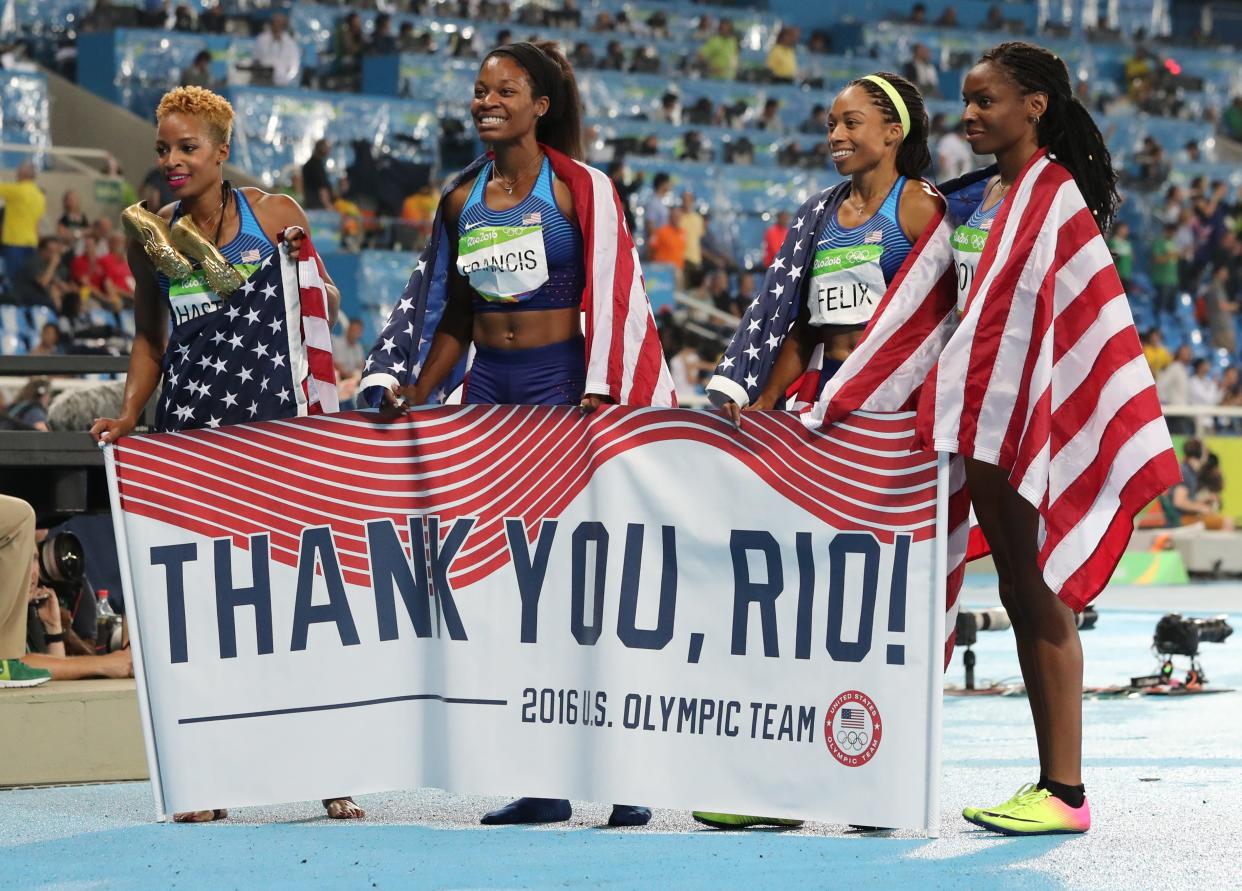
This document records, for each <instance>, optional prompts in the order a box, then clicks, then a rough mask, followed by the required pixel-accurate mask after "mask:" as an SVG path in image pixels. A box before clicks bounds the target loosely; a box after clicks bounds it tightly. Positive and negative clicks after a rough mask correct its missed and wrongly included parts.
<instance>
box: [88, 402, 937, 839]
mask: <svg viewBox="0 0 1242 891" xmlns="http://www.w3.org/2000/svg"><path fill="white" fill-rule="evenodd" d="M912 432H913V418H912V415H863V414H859V415H854V416H851V417H850V418H848V419H847V420H846V421H845V422H844V423H841V424H839V425H837V426H836V427H834V428H832V429H831V430H830V431H828V432H818V431H809V430H807V429H805V428H804V427H803V425H802V424H801V422H800V421H799V419H798V418H797V417H796V416H795V415H792V414H787V413H782V412H771V413H763V414H760V413H753V414H752V413H748V414H747V415H746V419H745V421H744V423H743V424H742V427H741V429H740V430H735V429H734V428H733V427H732V426H731V425H730V424H729V423H728V422H726V421H725V420H724V419H723V418H722V417H720V416H719V415H717V414H714V413H708V412H698V411H688V410H677V409H629V408H624V407H611V408H604V409H601V410H600V411H597V412H595V413H594V414H591V415H583V414H582V413H581V412H580V411H579V410H578V409H576V408H573V409H570V408H546V407H531V406H459V407H441V408H431V409H426V410H420V411H417V412H414V413H413V414H411V415H410V416H409V419H408V420H407V421H401V422H398V423H391V424H385V423H381V422H379V421H378V420H377V417H376V415H374V414H370V413H353V414H340V415H331V416H319V417H312V418H297V419H291V420H287V421H272V422H266V423H260V424H247V425H238V426H232V427H221V428H219V429H214V430H198V431H191V432H183V433H169V434H160V435H153V436H142V437H130V438H126V439H125V440H123V441H122V443H121V444H119V445H117V446H115V447H113V448H111V449H110V450H109V454H108V468H109V482H110V485H111V488H112V498H113V515H114V518H115V523H116V530H117V540H118V547H119V548H120V550H121V563H122V573H123V576H124V580H125V594H126V598H127V600H126V604H127V608H128V613H129V615H130V623H131V624H130V627H131V636H132V638H133V642H134V647H135V672H136V675H137V678H138V686H139V695H140V705H141V709H142V713H143V717H144V721H145V722H146V724H147V727H146V730H147V746H148V758H149V760H150V761H151V776H152V779H153V785H154V788H155V793H156V808H157V812H158V814H159V816H160V818H161V819H163V817H164V815H165V814H166V813H168V812H173V811H187V810H198V809H205V808H215V807H232V806H243V805H257V804H270V803H277V802H284V801H292V800H303V799H313V798H329V797H335V796H340V795H348V794H365V793H368V792H379V791H384V790H391V789H399V788H413V787H419V786H437V787H441V788H444V789H447V790H450V791H453V792H459V793H472V794H492V795H515V796H516V795H533V796H542V797H564V798H574V799H586V800H592V801H598V802H620V803H626V804H646V805H649V806H655V807H667V808H680V809H701V810H713V811H728V812H737V813H753V814H762V815H765V816H780V817H795V818H804V819H817V820H825V821H831V822H851V823H861V824H867V825H877V826H891V827H905V828H925V829H927V830H928V831H929V832H931V833H933V834H934V832H935V826H936V824H937V823H938V821H939V812H938V800H937V799H938V786H937V782H938V774H939V739H940V711H939V709H940V687H941V668H942V655H943V652H944V641H945V627H944V624H945V623H944V603H945V594H944V572H943V570H940V571H937V566H941V567H943V566H944V562H943V561H944V554H943V544H944V532H943V522H942V519H943V505H944V500H945V498H946V495H947V484H946V477H945V474H944V470H943V466H942V465H940V464H938V462H937V459H936V456H935V455H931V454H926V453H911V452H909V451H908V450H907V445H908V443H909V442H910V436H911V434H912ZM938 504H939V505H940V510H938Z"/></svg>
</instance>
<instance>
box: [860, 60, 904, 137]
mask: <svg viewBox="0 0 1242 891" xmlns="http://www.w3.org/2000/svg"><path fill="white" fill-rule="evenodd" d="M863 80H869V81H871V82H872V83H873V84H876V85H878V86H879V88H880V89H881V90H883V91H884V93H885V94H886V95H887V96H888V98H889V99H891V100H892V102H893V107H894V108H896V109H897V119H898V120H900V121H901V141H902V142H905V140H906V137H907V136H909V135H910V111H909V109H907V108H906V103H905V100H903V99H902V98H901V94H900V93H898V92H897V88H896V87H894V86H893V85H892V84H890V83H889V82H888V81H886V80H885V79H884V78H882V77H880V75H878V74H868V75H867V76H866V77H864V78H863Z"/></svg>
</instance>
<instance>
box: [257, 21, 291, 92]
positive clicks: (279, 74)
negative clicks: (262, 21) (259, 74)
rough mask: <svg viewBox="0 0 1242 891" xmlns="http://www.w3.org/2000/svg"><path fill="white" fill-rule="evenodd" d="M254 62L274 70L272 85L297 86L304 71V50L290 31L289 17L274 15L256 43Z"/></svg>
mask: <svg viewBox="0 0 1242 891" xmlns="http://www.w3.org/2000/svg"><path fill="white" fill-rule="evenodd" d="M254 60H255V61H256V62H258V63H259V64H260V65H262V66H263V67H264V68H270V69H272V83H273V84H274V85H275V86H278V87H288V86H297V83H298V75H299V74H301V71H302V48H301V47H300V46H298V41H297V38H295V37H294V36H293V34H291V33H290V31H289V17H288V16H286V15H285V14H284V13H283V12H275V13H272V18H271V19H270V20H269V21H268V23H267V27H266V28H264V29H263V31H262V32H261V33H260V34H259V36H258V39H256V40H255V43H254Z"/></svg>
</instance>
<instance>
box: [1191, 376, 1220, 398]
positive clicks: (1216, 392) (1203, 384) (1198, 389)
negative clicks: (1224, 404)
mask: <svg viewBox="0 0 1242 891" xmlns="http://www.w3.org/2000/svg"><path fill="white" fill-rule="evenodd" d="M1189 390H1190V404H1191V405H1220V387H1219V386H1217V384H1216V381H1214V380H1212V378H1210V377H1208V376H1206V375H1204V376H1200V375H1197V374H1195V375H1191V378H1190V385H1189Z"/></svg>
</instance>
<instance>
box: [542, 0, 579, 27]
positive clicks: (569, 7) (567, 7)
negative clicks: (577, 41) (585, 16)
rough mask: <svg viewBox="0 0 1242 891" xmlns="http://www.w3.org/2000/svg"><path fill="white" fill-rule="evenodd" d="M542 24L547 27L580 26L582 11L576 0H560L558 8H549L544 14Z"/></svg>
mask: <svg viewBox="0 0 1242 891" xmlns="http://www.w3.org/2000/svg"><path fill="white" fill-rule="evenodd" d="M544 24H546V25H547V26H548V27H549V28H581V27H582V11H581V10H580V9H578V3H577V0H561V8H560V9H549V10H547V11H546V12H545V14H544Z"/></svg>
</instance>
